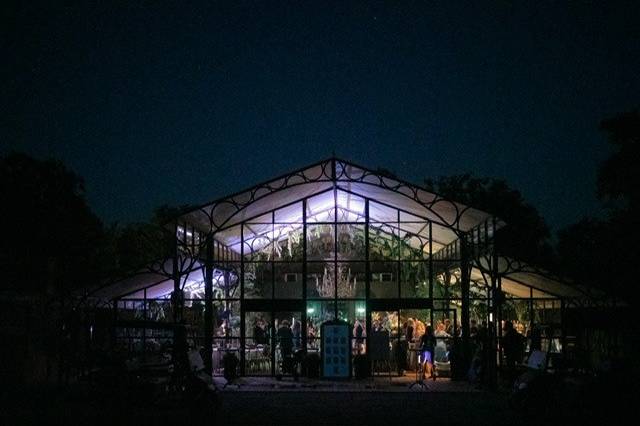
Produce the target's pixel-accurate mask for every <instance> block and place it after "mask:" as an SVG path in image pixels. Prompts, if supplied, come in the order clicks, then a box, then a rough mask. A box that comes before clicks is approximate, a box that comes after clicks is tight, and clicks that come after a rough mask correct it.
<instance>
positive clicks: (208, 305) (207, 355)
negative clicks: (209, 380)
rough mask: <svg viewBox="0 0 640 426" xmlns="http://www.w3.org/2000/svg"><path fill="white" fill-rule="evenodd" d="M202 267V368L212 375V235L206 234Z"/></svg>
mask: <svg viewBox="0 0 640 426" xmlns="http://www.w3.org/2000/svg"><path fill="white" fill-rule="evenodd" d="M206 245H207V249H206V258H205V266H204V299H205V300H204V368H205V370H206V371H207V373H209V374H212V373H213V235H212V234H211V233H208V234H207V242H206Z"/></svg>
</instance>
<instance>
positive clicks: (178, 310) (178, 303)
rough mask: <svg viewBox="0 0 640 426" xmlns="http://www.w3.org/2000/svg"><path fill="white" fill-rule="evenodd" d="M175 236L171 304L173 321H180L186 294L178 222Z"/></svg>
mask: <svg viewBox="0 0 640 426" xmlns="http://www.w3.org/2000/svg"><path fill="white" fill-rule="evenodd" d="M184 232H185V235H186V232H187V231H186V227H185V231H184ZM174 236H175V244H174V247H173V270H172V275H173V292H172V293H171V306H172V307H173V322H174V323H179V322H181V321H182V310H183V307H184V295H183V294H182V290H181V289H180V268H179V266H178V263H179V260H180V255H179V253H178V245H179V244H180V241H179V240H178V224H177V223H176V225H175V229H174Z"/></svg>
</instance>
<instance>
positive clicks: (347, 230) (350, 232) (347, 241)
mask: <svg viewBox="0 0 640 426" xmlns="http://www.w3.org/2000/svg"><path fill="white" fill-rule="evenodd" d="M337 250H338V260H365V241H364V225H346V224H345V225H338V248H337Z"/></svg>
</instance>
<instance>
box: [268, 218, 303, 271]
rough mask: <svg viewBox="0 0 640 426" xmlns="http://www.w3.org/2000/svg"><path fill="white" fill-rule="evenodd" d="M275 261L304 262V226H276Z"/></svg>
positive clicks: (293, 224)
mask: <svg viewBox="0 0 640 426" xmlns="http://www.w3.org/2000/svg"><path fill="white" fill-rule="evenodd" d="M274 241H275V243H274V245H273V248H274V253H273V258H274V260H276V261H278V260H286V261H298V262H300V261H302V247H303V246H302V243H303V241H302V224H295V223H292V224H286V225H283V224H276V225H275V229H274Z"/></svg>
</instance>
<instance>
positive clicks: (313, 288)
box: [307, 262, 336, 298]
mask: <svg viewBox="0 0 640 426" xmlns="http://www.w3.org/2000/svg"><path fill="white" fill-rule="evenodd" d="M334 265H335V263H334V262H309V263H308V264H307V297H308V298H333V297H335V294H336V291H335V282H336V281H335V266H334Z"/></svg>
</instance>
